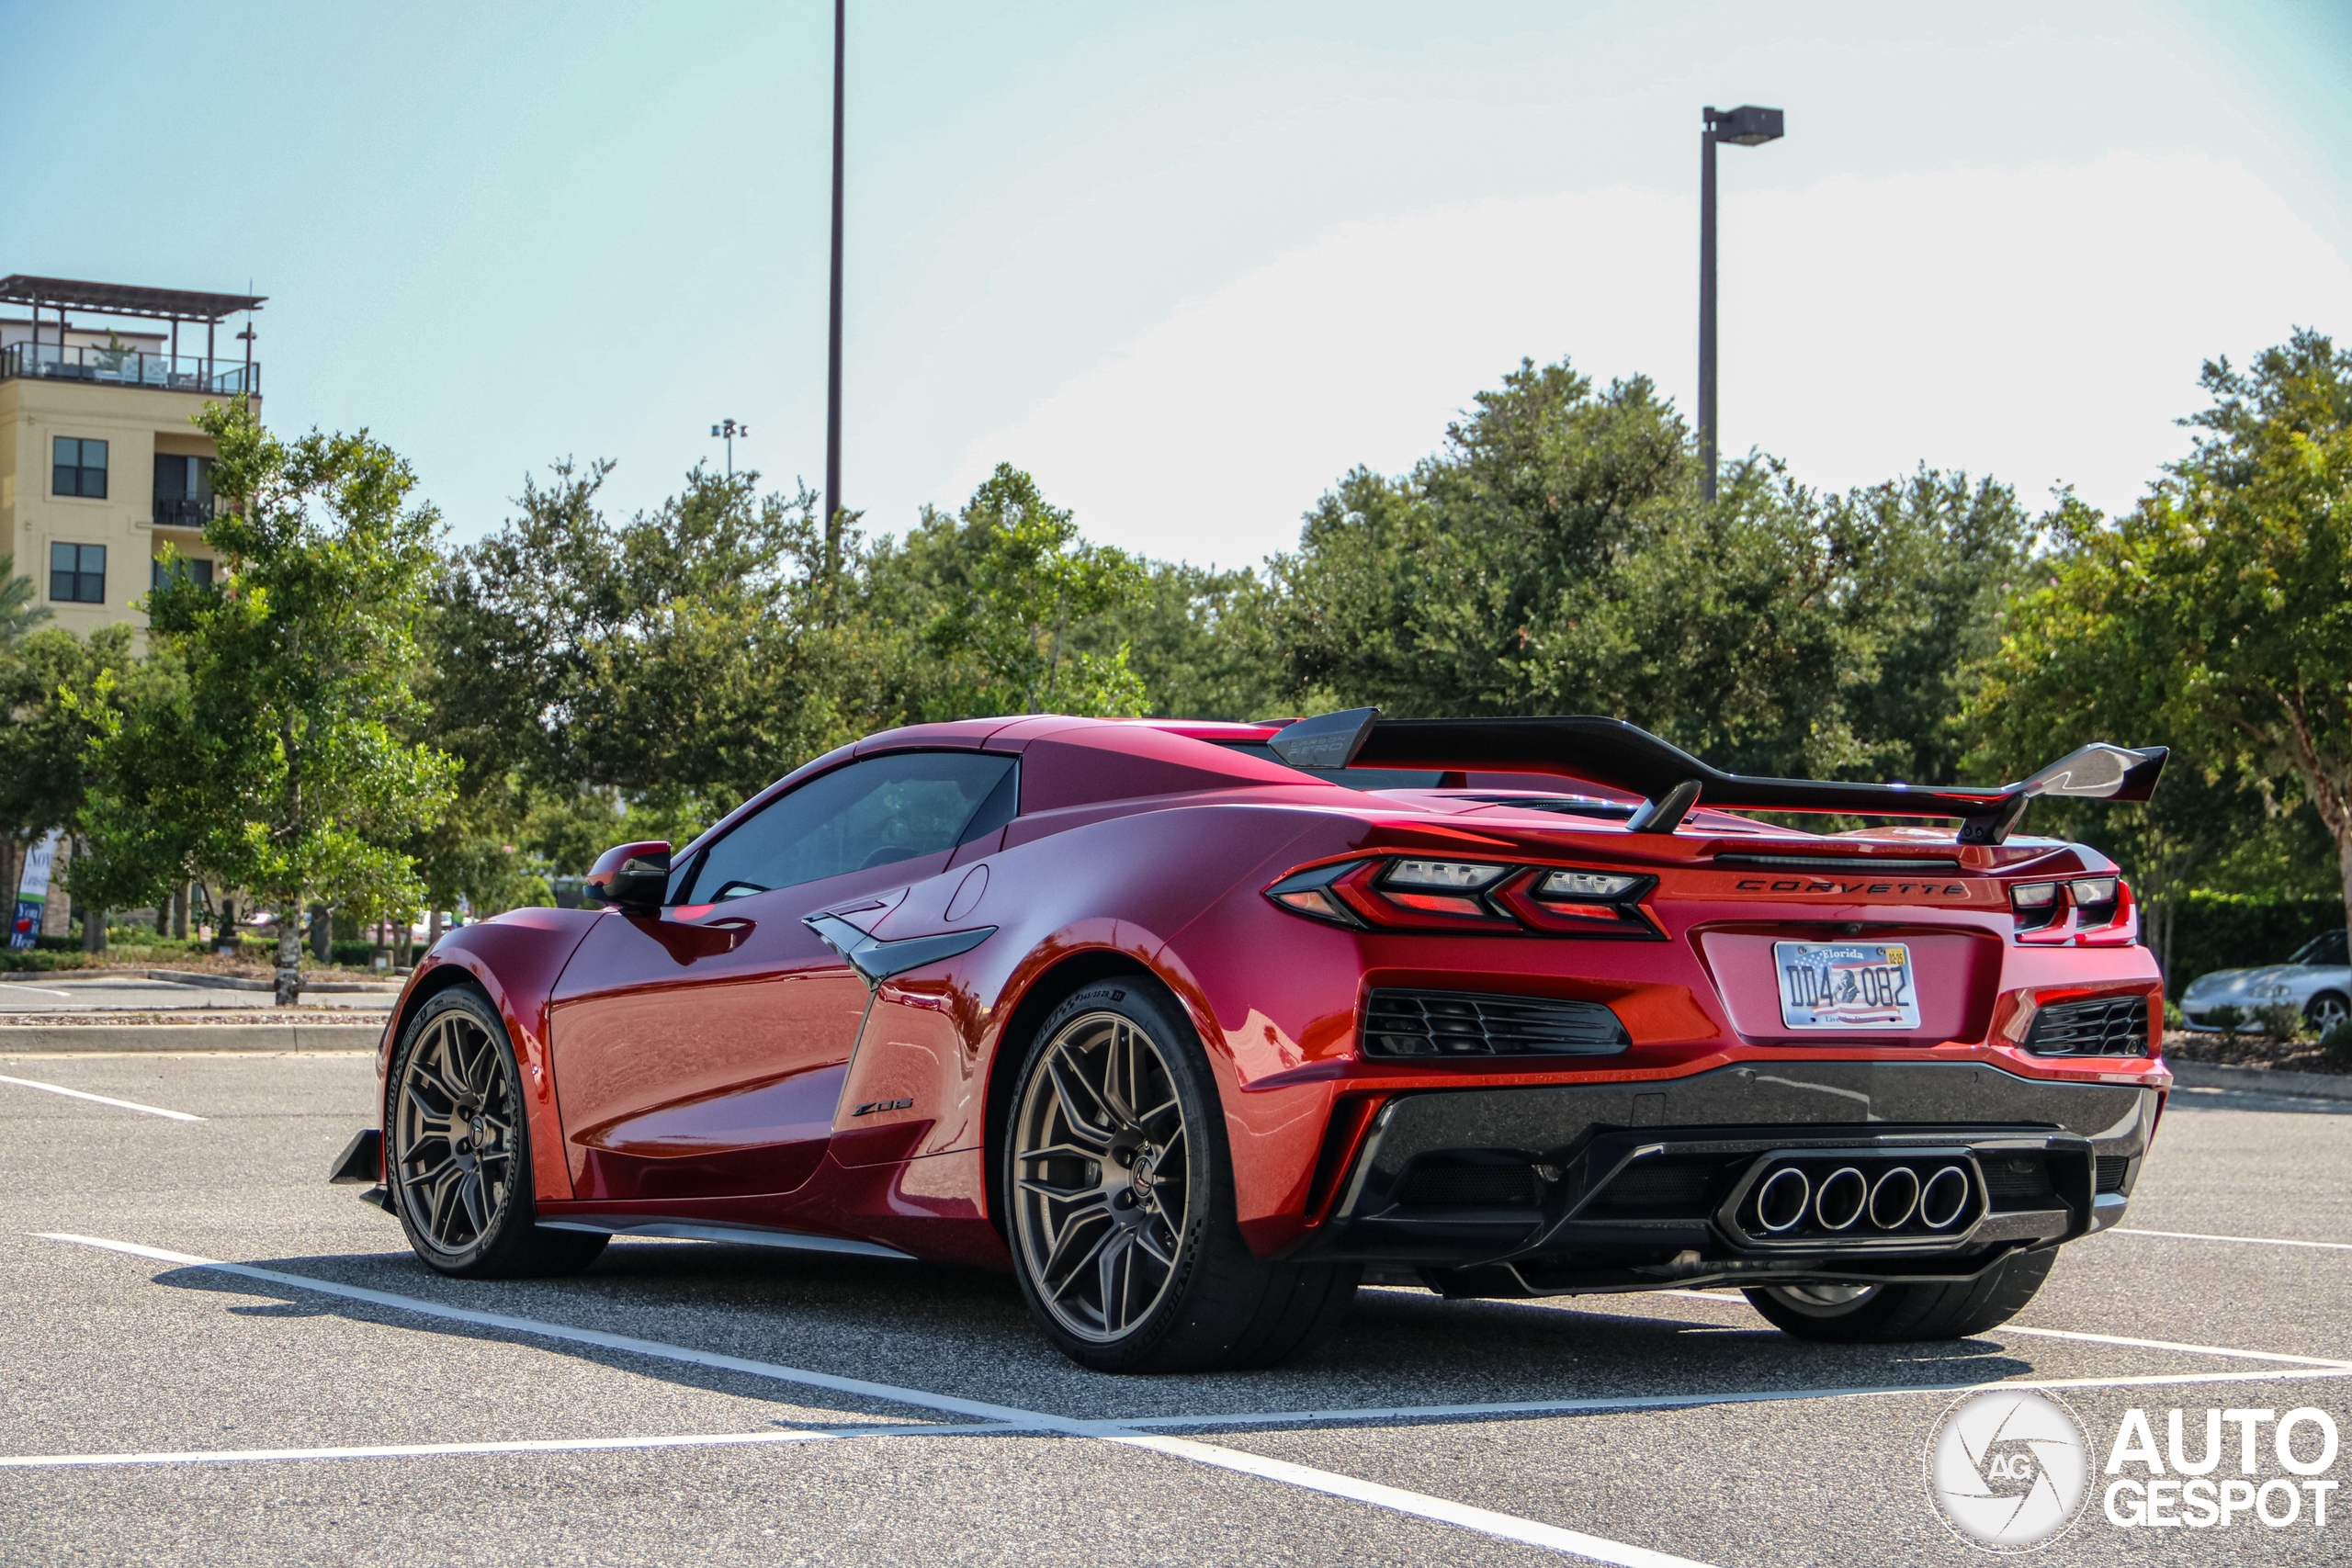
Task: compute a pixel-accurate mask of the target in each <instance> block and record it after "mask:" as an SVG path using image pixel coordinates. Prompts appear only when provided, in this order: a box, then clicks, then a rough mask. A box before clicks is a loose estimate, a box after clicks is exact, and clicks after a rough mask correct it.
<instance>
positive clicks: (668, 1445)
mask: <svg viewBox="0 0 2352 1568" xmlns="http://www.w3.org/2000/svg"><path fill="white" fill-rule="evenodd" d="M832 1440H833V1438H832V1434H831V1433H830V1432H720V1433H712V1434H707V1435H706V1434H697V1435H694V1436H689V1437H677V1438H545V1439H536V1440H526V1441H522V1442H512V1443H385V1444H380V1445H378V1446H376V1447H372V1448H327V1449H198V1450H189V1451H187V1452H186V1453H152V1454H16V1455H9V1456H6V1457H0V1470H90V1469H116V1468H119V1467H122V1466H127V1465H141V1464H262V1463H266V1462H269V1461H280V1462H283V1461H288V1460H317V1459H447V1458H449V1457H451V1456H453V1455H459V1454H572V1453H594V1452H597V1451H599V1450H606V1449H716V1448H733V1447H739V1446H749V1445H751V1444H754V1443H824V1442H831V1441H832Z"/></svg>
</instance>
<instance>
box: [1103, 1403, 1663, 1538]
mask: <svg viewBox="0 0 2352 1568" xmlns="http://www.w3.org/2000/svg"><path fill="white" fill-rule="evenodd" d="M1104 1441H1106V1442H1114V1443H1118V1444H1122V1445H1124V1446H1125V1447H1127V1448H1135V1449H1148V1450H1151V1451H1152V1452H1153V1453H1161V1454H1168V1455H1170V1456H1172V1457H1174V1458H1177V1459H1188V1460H1191V1461H1193V1462H1194V1463H1195V1464H1206V1465H1214V1466H1216V1468H1217V1469H1219V1470H1230V1471H1238V1472H1240V1473H1241V1474H1243V1475H1255V1476H1260V1477H1262V1478H1263V1479H1265V1480H1268V1481H1279V1482H1282V1483H1283V1484H1285V1485H1289V1486H1296V1487H1300V1488H1302V1489H1303V1490H1306V1491H1308V1492H1321V1493H1324V1494H1327V1495H1330V1496H1333V1497H1345V1498H1348V1499H1350V1500H1351V1501H1354V1502H1358V1503H1370V1504H1372V1505H1373V1506H1374V1507H1380V1508H1388V1509H1392V1510H1394V1511H1395V1512H1397V1513H1400V1514H1410V1515H1412V1516H1413V1517H1416V1518H1423V1519H1433V1520H1436V1521H1437V1522H1438V1523H1440V1524H1448V1525H1454V1526H1457V1527H1459V1528H1461V1529H1467V1530H1476V1532H1478V1533H1479V1534H1480V1535H1490V1536H1496V1537H1498V1538H1499V1539H1501V1540H1515V1541H1518V1542H1520V1543H1521V1544H1522V1545H1525V1546H1543V1547H1549V1548H1550V1549H1551V1550H1553V1551H1565V1552H1568V1553H1570V1554H1572V1555H1574V1556H1577V1557H1587V1558H1590V1559H1592V1560H1593V1561H1594V1562H1608V1563H1613V1564H1616V1565H1618V1568H1703V1565H1702V1564H1699V1563H1695V1562H1692V1561H1691V1559H1690V1558H1688V1557H1676V1556H1673V1555H1671V1554H1669V1553H1668V1552H1663V1551H1648V1550H1646V1549H1645V1548H1643V1547H1638V1546H1627V1545H1625V1544H1624V1543H1623V1542H1622V1541H1614V1540H1602V1539H1601V1538H1600V1537H1599V1536H1594V1535H1586V1534H1585V1533H1584V1532H1583V1531H1581V1530H1571V1529H1561V1528H1560V1527H1559V1526H1557V1525H1546V1524H1538V1523H1537V1522H1536V1521H1535V1520H1533V1519H1522V1518H1521V1517H1518V1516H1517V1515H1514V1514H1498V1513H1496V1512H1494V1511H1493V1510H1491V1509H1487V1508H1476V1507H1472V1506H1470V1505H1468V1504H1466V1503H1453V1502H1448V1501H1447V1500H1446V1499H1444V1498H1442V1497H1431V1496H1430V1495H1427V1494H1425V1493H1420V1492H1407V1491H1404V1490H1403V1489H1401V1488H1399V1487H1395V1486H1383V1485H1382V1484H1380V1483H1378V1482H1376V1481H1359V1480H1357V1479H1356V1478H1355V1477H1353V1476H1350V1475H1340V1474H1336V1473H1334V1472H1330V1471H1328V1470H1315V1469H1311V1468H1309V1467H1308V1466H1306V1465H1303V1464H1293V1463H1291V1462H1290V1461H1287V1460H1279V1459H1269V1458H1267V1457H1266V1456H1265V1455H1263V1454H1253V1453H1244V1452H1242V1451H1241V1450H1238V1449H1224V1448H1218V1447H1216V1445H1215V1444H1213V1443H1196V1442H1193V1441H1191V1440H1190V1439H1188V1438H1157V1437H1146V1436H1144V1435H1143V1434H1141V1433H1131V1434H1127V1435H1125V1436H1109V1435H1106V1436H1105V1438H1104Z"/></svg>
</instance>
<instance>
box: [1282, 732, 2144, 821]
mask: <svg viewBox="0 0 2352 1568" xmlns="http://www.w3.org/2000/svg"><path fill="white" fill-rule="evenodd" d="M1267 744H1268V745H1269V746H1271V747H1272V750H1273V752H1274V755H1276V756H1277V757H1280V758H1281V759H1282V760H1283V761H1285V762H1287V763H1289V764H1290V765H1291V766H1292V767H1295V768H1305V769H1309V770H1316V771H1329V770H1333V769H1338V768H1351V767H1355V768H1442V769H1447V770H1466V769H1473V768H1483V769H1492V770H1500V771H1506V772H1519V773H1563V774H1566V775H1567V776H1569V777H1572V778H1580V779H1588V780H1590V781H1591V782H1593V783H1595V784H1611V785H1614V786H1616V787H1617V788H1620V789H1630V790H1633V791H1634V792H1636V793H1638V794H1639V795H1642V796H1643V797H1644V798H1645V799H1646V800H1647V801H1648V802H1649V804H1648V806H1647V807H1645V808H1644V809H1643V810H1642V812H1641V813H1640V814H1639V815H1637V817H1636V818H1635V819H1634V822H1633V824H1632V827H1633V829H1634V831H1636V832H1648V833H1671V832H1672V831H1674V829H1676V828H1677V827H1679V825H1680V824H1681V822H1682V819H1683V818H1685V817H1687V816H1689V815H1690V813H1691V811H1692V810H1694V809H1696V808H1697V807H1702V806H1707V807H1715V808H1717V809H1719V810H1727V811H1742V810H1745V811H1837V812H1847V813H1850V814H1852V815H1855V816H1862V817H1956V818H1960V819H1961V829H1960V841H1961V842H1962V843H1963V844H1997V843H1999V842H2001V841H2002V840H2005V839H2007V837H2008V836H2009V834H2010V833H2011V832H2013V831H2015V830H2016V828H2017V825H2018V821H2019V819H2020V818H2023V817H2024V816H2025V808H2026V805H2027V803H2028V802H2030V801H2031V800H2032V799H2033V798H2034V797H2035V796H2037V795H2055V796H2061V797H2064V798H2068V799H2075V800H2116V801H2140V800H2145V799H2147V798H2148V797H2149V796H2150V795H2153V794H2154V793H2155V788H2156V780H2157V778H2158V776H2159V775H2161V774H2162V773H2163V772H2164V766H2165V755H2166V751H2165V748H2164V747H2162V746H2150V747H2143V748H2141V749H2138V750H2133V749H2131V748H2130V747H2124V746H2115V745H2110V744H2109V743H2108V742H2106V741H2103V740H2100V741H2094V742H2092V743H2091V744H2090V745H2088V746H2086V747H2084V748H2082V749H2081V750H2077V751H2075V752H2072V753H2070V754H2069V755H2067V756H2065V757H2063V758H2061V759H2060V760H2059V761H2055V762H2052V763H2051V764H2050V765H2049V766H2048V767H2046V768H2043V769H2042V770H2041V772H2039V773H2035V774H2033V775H2032V776H2031V777H2030V778H2027V779H2021V780H2019V781H2018V782H2017V783H2016V784H2001V785H1998V786H1990V785H1971V784H1939V785H1918V784H1845V783H1839V782H1836V781H1832V780H1821V779H1770V778H1756V777H1752V776H1749V775H1747V774H1744V773H1724V772H1723V771H1721V770H1720V769H1717V768H1713V767H1710V766H1709V765H1708V764H1706V763H1705V762H1702V761H1700V760H1699V759H1698V758H1696V757H1693V756H1692V755H1691V753H1689V752H1688V751H1685V750H1682V749H1681V748H1680V747H1679V746H1676V745H1674V744H1672V743H1671V742H1668V741H1665V740H1661V739H1658V738H1657V736H1655V735H1652V734H1651V733H1650V732H1649V731H1647V730H1645V729H1641V728H1635V727H1634V726H1633V725H1630V724H1627V723H1626V722H1625V721H1624V720H1623V719H1616V718H1600V717H1596V716H1591V715H1589V714H1570V715H1562V716H1555V717H1546V718H1383V717H1381V716H1380V710H1379V709H1378V708H1368V707H1367V708H1348V709H1344V710H1342V711H1340V712H1339V713H1327V714H1323V715H1320V716H1317V717H1315V718H1303V719H1300V720H1298V721H1297V722H1296V723H1295V724H1291V725H1288V726H1286V727H1284V728H1283V729H1282V730H1280V731H1279V732H1277V733H1276V734H1275V735H1274V736H1273V737H1272V739H1270V740H1269V741H1268V742H1267Z"/></svg>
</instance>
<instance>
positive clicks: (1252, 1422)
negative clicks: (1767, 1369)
mask: <svg viewBox="0 0 2352 1568" xmlns="http://www.w3.org/2000/svg"><path fill="white" fill-rule="evenodd" d="M2306 1378H2352V1366H2346V1367H2312V1368H2308V1369H2306V1368H2301V1367H2276V1368H2270V1369H2267V1370H2265V1371H2258V1372H2145V1373H2135V1374H2132V1375H2130V1376H2124V1377H2080V1378H1987V1379H1984V1380H1982V1381H1980V1382H1939V1383H1916V1382H1915V1383H1883V1384H1880V1385H1878V1386H1875V1387H1861V1388H1766V1389H1740V1390H1736V1391H1731V1390H1726V1391H1724V1392H1722V1393H1625V1394H1611V1395H1606V1396H1603V1397H1600V1398H1593V1399H1521V1400H1510V1401H1501V1402H1497V1403H1494V1404H1397V1405H1386V1406H1381V1405H1372V1406H1365V1407H1362V1408H1355V1409H1341V1410H1283V1411H1240V1412H1237V1413H1234V1414H1230V1415H1222V1416H1122V1417H1121V1418H1120V1419H1119V1421H1118V1423H1117V1424H1118V1425H1119V1426H1121V1427H1136V1428H1144V1427H1261V1426H1263V1427H1295V1426H1306V1425H1315V1424H1319V1423H1323V1422H1340V1421H1367V1422H1371V1421H1441V1420H1454V1419H1462V1418H1476V1417H1478V1416H1605V1415H1610V1414H1612V1413H1615V1412H1620V1411H1640V1410H1692V1409H1701V1408H1703V1407H1705V1406H1707V1405H1711V1404H1782V1403H1785V1402H1792V1401H1796V1400H1807V1399H1899V1398H1905V1397H1919V1396H1931V1397H1932V1396H1948V1395H1951V1394H1960V1393H1971V1392H1973V1391H1974V1390H1977V1389H1987V1388H2168V1387H2172V1386H2175V1385H2177V1384H2188V1383H2208V1382H2228V1383H2239V1382H2280V1381H2285V1380H2301V1379H2306Z"/></svg>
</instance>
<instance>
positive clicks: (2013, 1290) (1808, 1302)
mask: <svg viewBox="0 0 2352 1568" xmlns="http://www.w3.org/2000/svg"><path fill="white" fill-rule="evenodd" d="M2057 1260H2058V1249H2057V1248H2056V1247H2048V1248H2044V1249H2043V1250H2041V1251H2040V1252H2015V1253H2011V1254H2010V1255H2009V1256H2008V1257H2007V1258H2003V1259H2002V1260H2001V1261H2000V1262H1998V1263H1996V1264H1995V1265H1994V1266H1993V1267H1992V1268H1990V1269H1986V1270H1985V1272H1984V1273H1982V1274H1979V1275H1978V1276H1977V1277H1976V1278H1975V1279H1973V1280H1957V1281H1954V1282H1953V1283H1951V1284H1943V1285H1929V1284H1913V1285H1871V1286H1869V1287H1867V1288H1866V1289H1865V1290H1864V1291H1863V1292H1862V1293H1861V1294H1860V1295H1857V1296H1854V1297H1852V1298H1850V1299H1849V1300H1844V1301H1836V1302H1832V1301H1827V1300H1824V1299H1822V1295H1824V1294H1826V1293H1827V1292H1821V1293H1820V1294H1813V1293H1808V1292H1818V1291H1819V1287H1807V1286H1804V1285H1796V1286H1789V1285H1762V1286H1758V1287H1756V1288H1755V1289H1752V1290H1747V1291H1744V1292H1741V1293H1742V1294H1744V1295H1746V1296H1747V1301H1748V1304H1749V1305H1751V1306H1753V1307H1754V1308H1755V1309H1756V1310H1757V1311H1758V1312H1760V1313H1762V1314H1764V1315H1765V1316H1766V1317H1767V1318H1768V1319H1770V1321H1771V1324H1772V1325H1773V1326H1774V1327H1775V1328H1778V1329H1779V1330H1780V1331H1781V1333H1783V1334H1791V1335H1794V1336H1795V1337H1797V1338H1799V1339H1820V1340H1826V1341H1828V1342H1830V1343H1832V1344H1839V1345H1857V1344H1888V1343H1893V1342H1899V1341H1904V1340H1920V1339H1965V1338H1967V1337H1969V1336H1970V1335H1972V1334H1982V1333H1984V1332H1985V1330H1986V1329H1988V1328H1995V1327H1997V1326H1999V1325H2002V1324H2004V1323H2007V1322H2008V1321H2009V1319H2011V1318H2013V1317H2015V1316H2016V1315H2017V1314H2018V1313H2020V1312H2022V1311H2024V1310H2025V1304H2026V1303H2028V1302H2030V1301H2031V1300H2033V1297H2034V1293H2035V1292H2038V1291H2040V1290H2041V1282H2042V1281H2043V1280H2046V1279H2048V1278H2049V1277H2050V1266H2051V1265H2052V1264H2053V1263H2055V1262H2056V1261H2057ZM1833 1289H1838V1290H1842V1289H1844V1287H1835V1288H1833Z"/></svg>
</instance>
